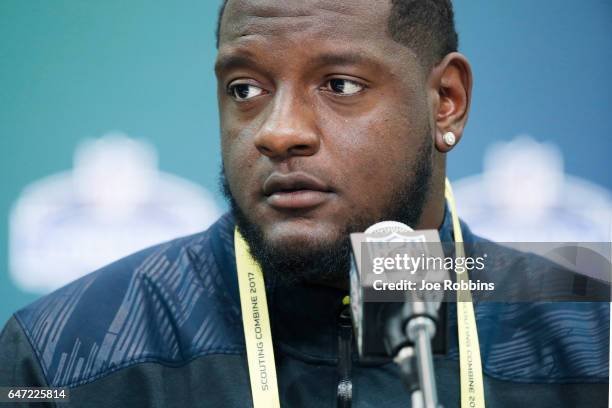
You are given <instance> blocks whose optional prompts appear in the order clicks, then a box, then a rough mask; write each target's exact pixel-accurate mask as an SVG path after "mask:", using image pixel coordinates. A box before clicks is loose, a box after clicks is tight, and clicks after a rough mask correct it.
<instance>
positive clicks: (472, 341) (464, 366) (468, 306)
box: [445, 179, 485, 408]
mask: <svg viewBox="0 0 612 408" xmlns="http://www.w3.org/2000/svg"><path fill="white" fill-rule="evenodd" d="M445 195H446V202H447V203H448V206H449V208H450V212H451V218H452V220H453V233H454V236H455V257H457V258H465V249H464V247H463V233H462V232H461V224H460V223H459V217H458V216H457V207H456V206H455V197H454V196H453V190H452V188H451V185H450V182H449V181H448V179H446V191H445ZM467 280H468V275H467V272H465V273H461V274H457V281H458V282H462V281H467ZM461 287H462V286H460V288H461ZM465 287H467V285H466V286H465ZM457 328H458V336H459V371H460V373H461V408H481V407H482V408H484V406H485V402H484V385H483V382H482V363H481V361H480V346H479V344H478V330H476V316H475V314H474V305H473V304H472V292H470V290H469V289H467V290H462V289H459V290H458V291H457Z"/></svg>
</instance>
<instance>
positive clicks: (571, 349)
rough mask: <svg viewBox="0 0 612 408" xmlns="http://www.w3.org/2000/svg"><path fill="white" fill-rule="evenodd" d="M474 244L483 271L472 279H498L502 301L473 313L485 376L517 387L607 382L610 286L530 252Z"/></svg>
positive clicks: (485, 304) (480, 306) (483, 303)
mask: <svg viewBox="0 0 612 408" xmlns="http://www.w3.org/2000/svg"><path fill="white" fill-rule="evenodd" d="M472 242H473V243H474V244H475V246H476V247H479V248H478V249H477V251H478V252H480V253H483V252H486V253H488V259H487V261H486V265H487V270H486V273H482V274H473V275H472V276H471V277H472V278H479V279H482V280H484V281H495V285H496V286H495V290H496V291H503V292H504V293H500V294H499V297H500V299H501V300H502V301H480V302H478V303H477V305H476V307H475V312H476V315H477V319H478V332H479V337H480V343H481V351H482V357H483V368H484V370H485V371H486V372H487V374H489V375H491V376H493V377H496V378H499V379H505V380H511V381H519V382H548V383H551V382H561V383H569V382H607V381H608V366H609V345H610V303H609V299H610V284H609V283H608V282H605V281H602V280H599V279H594V278H591V277H588V276H585V275H583V274H580V273H577V272H574V271H572V270H569V269H567V268H565V267H564V266H561V265H560V264H558V263H556V262H553V261H551V260H550V259H548V258H545V257H543V256H540V255H534V254H533V253H529V252H528V251H518V250H516V249H511V248H508V247H506V246H503V245H499V244H496V243H493V242H491V241H488V240H484V239H482V238H479V237H473V241H472ZM534 245H536V246H537V245H539V244H534ZM551 247H552V245H551ZM538 252H541V251H539V250H538ZM493 300H495V299H493Z"/></svg>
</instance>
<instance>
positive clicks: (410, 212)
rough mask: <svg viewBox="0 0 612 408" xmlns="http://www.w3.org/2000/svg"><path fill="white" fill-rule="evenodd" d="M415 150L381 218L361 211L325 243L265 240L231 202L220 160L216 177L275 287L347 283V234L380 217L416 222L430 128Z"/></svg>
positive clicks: (427, 169)
mask: <svg viewBox="0 0 612 408" xmlns="http://www.w3.org/2000/svg"><path fill="white" fill-rule="evenodd" d="M426 136H427V137H426V138H425V140H426V141H425V142H424V143H423V145H422V146H421V148H420V149H419V152H418V154H417V155H416V160H415V161H414V162H412V163H409V164H407V166H406V172H405V174H406V177H410V176H412V177H410V178H411V181H410V182H405V181H403V180H400V182H398V184H397V186H394V194H393V198H392V199H391V200H390V201H389V204H388V206H387V208H385V209H383V211H382V213H381V214H382V217H381V218H380V219H373V218H374V217H372V216H368V215H367V214H366V215H361V216H354V217H351V218H350V219H349V222H347V225H346V226H344V228H343V229H344V233H343V234H342V238H340V239H338V240H336V241H335V242H333V243H331V244H330V243H325V245H311V246H306V245H295V246H291V245H286V244H285V245H278V244H274V243H271V242H269V241H268V240H267V239H266V237H265V234H264V232H263V229H262V228H261V227H260V226H259V225H258V224H257V223H256V222H255V221H253V220H252V219H251V218H249V216H248V214H246V213H245V212H244V211H242V209H241V208H240V206H239V205H238V203H237V202H236V200H235V198H234V196H233V195H232V192H231V190H230V186H229V184H228V182H227V179H226V177H225V167H224V165H223V164H222V167H221V172H220V176H219V185H220V188H221V192H222V193H223V195H224V196H225V198H226V199H227V201H228V203H229V205H230V209H231V213H232V215H233V217H234V220H235V222H236V226H237V227H238V230H239V231H240V233H241V234H242V236H243V237H244V239H245V241H246V242H247V243H248V244H249V249H250V252H251V255H252V256H253V258H254V259H255V260H256V261H257V262H258V263H259V265H260V266H261V269H262V271H263V273H264V275H265V277H266V280H267V281H268V282H271V283H272V284H274V285H280V286H292V285H298V284H304V283H314V284H322V285H327V286H335V287H347V285H348V279H349V269H350V262H351V244H350V238H349V234H351V233H353V232H363V231H365V230H366V229H367V228H368V227H369V226H370V225H372V224H375V223H376V222H379V221H384V220H392V221H399V222H403V223H404V224H407V225H410V226H415V225H417V224H418V222H419V220H420V218H421V214H422V212H423V206H424V204H425V202H426V198H427V195H428V193H429V188H430V182H431V175H432V151H433V141H432V139H431V137H430V132H428V133H427V135H426Z"/></svg>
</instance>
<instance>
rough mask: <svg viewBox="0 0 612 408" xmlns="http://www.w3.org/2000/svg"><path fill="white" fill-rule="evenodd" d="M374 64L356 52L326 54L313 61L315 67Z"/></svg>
mask: <svg viewBox="0 0 612 408" xmlns="http://www.w3.org/2000/svg"><path fill="white" fill-rule="evenodd" d="M372 62H373V61H372V60H370V59H369V58H366V57H364V56H363V55H362V54H359V53H356V52H341V53H335V52H334V53H326V54H321V55H317V56H316V57H315V58H314V59H313V60H312V61H311V63H312V64H313V65H357V64H363V63H372Z"/></svg>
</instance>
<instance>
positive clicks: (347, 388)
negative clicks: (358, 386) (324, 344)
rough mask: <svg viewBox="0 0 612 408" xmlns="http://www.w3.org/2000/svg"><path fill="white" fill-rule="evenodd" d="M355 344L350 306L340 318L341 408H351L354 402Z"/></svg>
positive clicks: (338, 390)
mask: <svg viewBox="0 0 612 408" xmlns="http://www.w3.org/2000/svg"><path fill="white" fill-rule="evenodd" d="M352 342H353V323H352V320H351V311H350V306H348V305H347V306H345V307H344V308H343V309H342V311H341V312H340V316H339V317H338V388H337V392H336V401H337V404H338V407H340V408H350V406H351V402H352V400H353V383H352V381H351V363H352V362H351V354H352V351H351V345H352Z"/></svg>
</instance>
